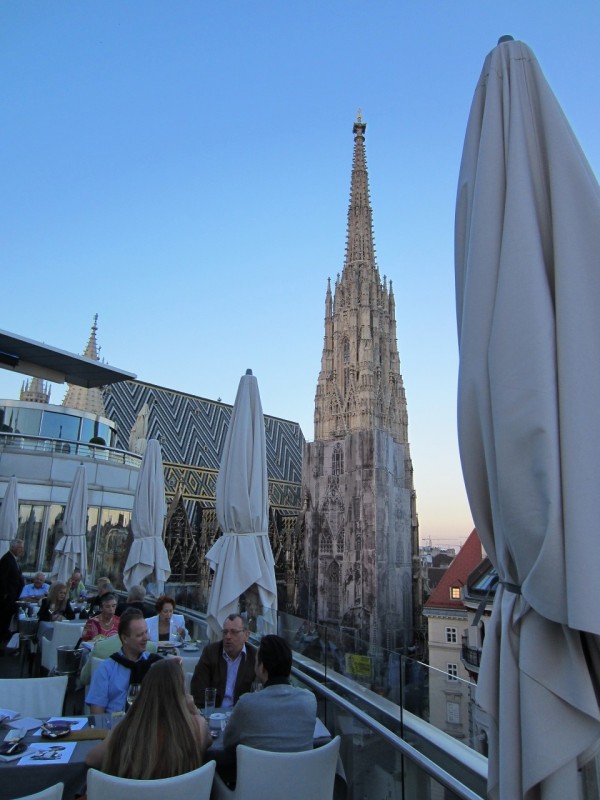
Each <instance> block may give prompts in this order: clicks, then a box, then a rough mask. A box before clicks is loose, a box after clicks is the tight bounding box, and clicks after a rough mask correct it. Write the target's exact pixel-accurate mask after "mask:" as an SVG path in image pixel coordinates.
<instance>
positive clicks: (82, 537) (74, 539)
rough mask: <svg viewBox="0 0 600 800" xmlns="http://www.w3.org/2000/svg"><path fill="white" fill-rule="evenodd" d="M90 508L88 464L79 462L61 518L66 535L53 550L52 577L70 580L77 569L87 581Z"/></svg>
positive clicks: (63, 581) (59, 579)
mask: <svg viewBox="0 0 600 800" xmlns="http://www.w3.org/2000/svg"><path fill="white" fill-rule="evenodd" d="M87 508H88V488H87V475H86V472H85V466H84V465H83V464H79V466H78V467H77V469H76V471H75V477H74V479H73V485H72V486H71V489H70V490H69V497H68V498H67V505H66V507H65V514H64V517H63V521H62V532H63V536H62V537H61V538H60V540H59V541H58V542H57V544H56V547H55V549H54V561H53V563H52V575H51V577H52V579H53V580H57V581H60V582H61V583H67V582H68V580H69V578H70V577H71V575H72V574H73V572H74V571H75V570H76V569H78V570H79V571H80V572H81V576H82V578H83V580H84V581H85V579H86V575H87V541H86V534H87Z"/></svg>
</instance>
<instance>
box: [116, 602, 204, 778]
mask: <svg viewBox="0 0 600 800" xmlns="http://www.w3.org/2000/svg"><path fill="white" fill-rule="evenodd" d="M125 613H127V612H125ZM138 613H139V612H138ZM141 619H142V620H143V617H142V618H141ZM135 622H139V618H135ZM195 726H196V722H195V720H194V719H193V717H192V715H191V713H190V711H189V710H188V708H187V706H186V699H185V688H184V680H183V670H182V669H181V665H180V664H179V663H178V662H177V661H176V660H175V659H169V658H165V659H163V660H162V661H157V662H156V664H154V665H153V666H152V667H151V668H150V670H149V671H148V673H147V674H146V677H145V678H144V682H143V683H142V688H141V690H140V693H139V696H138V697H137V699H136V701H135V703H134V704H133V705H132V706H131V708H130V709H129V711H128V712H127V715H126V716H125V718H124V719H123V721H122V722H120V723H119V725H118V726H117V727H116V728H115V729H114V730H113V731H112V732H111V735H110V737H109V739H108V744H107V748H106V755H105V757H104V762H103V764H102V770H103V772H107V773H108V774H110V775H118V776H119V777H122V778H133V779H134V780H152V779H156V778H170V777H172V776H174V775H182V774H183V773H184V772H191V771H192V770H194V769H196V768H197V767H199V766H201V764H202V750H201V748H200V744H199V740H198V736H197V732H196V728H195ZM140 742H143V743H144V746H143V747H140Z"/></svg>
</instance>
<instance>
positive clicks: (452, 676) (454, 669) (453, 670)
mask: <svg viewBox="0 0 600 800" xmlns="http://www.w3.org/2000/svg"><path fill="white" fill-rule="evenodd" d="M446 675H447V676H448V680H449V681H457V680H458V664H446Z"/></svg>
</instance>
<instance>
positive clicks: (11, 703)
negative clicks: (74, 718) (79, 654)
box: [0, 675, 69, 717]
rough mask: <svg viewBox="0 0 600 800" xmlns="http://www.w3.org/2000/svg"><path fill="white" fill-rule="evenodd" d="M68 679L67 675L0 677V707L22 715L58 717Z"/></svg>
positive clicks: (60, 712) (61, 710)
mask: <svg viewBox="0 0 600 800" xmlns="http://www.w3.org/2000/svg"><path fill="white" fill-rule="evenodd" d="M68 680H69V678H68V676H67V675H57V676H56V677H52V678H3V679H0V708H10V709H11V710H12V711H19V712H20V714H21V715H22V716H24V717H59V716H61V714H62V713H63V704H64V702H65V692H66V691H67V681H68Z"/></svg>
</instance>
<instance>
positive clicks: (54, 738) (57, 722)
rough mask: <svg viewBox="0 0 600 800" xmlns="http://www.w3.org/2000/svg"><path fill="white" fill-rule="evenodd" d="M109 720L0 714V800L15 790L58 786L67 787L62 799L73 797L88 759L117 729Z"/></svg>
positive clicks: (105, 717)
mask: <svg viewBox="0 0 600 800" xmlns="http://www.w3.org/2000/svg"><path fill="white" fill-rule="evenodd" d="M113 716H115V715H112V714H96V715H91V716H86V717H79V716H68V717H49V718H47V719H40V718H35V717H21V715H20V714H19V713H18V712H17V711H13V710H10V709H0V800H10V798H12V797H14V795H15V787H18V791H17V794H18V795H19V796H21V795H23V794H33V793H35V792H39V791H41V790H42V789H45V788H47V787H49V786H53V785H54V784H55V783H58V782H59V781H62V782H63V783H64V784H65V792H64V796H65V797H73V796H74V795H75V793H77V792H79V791H80V790H81V788H82V787H83V786H84V784H85V775H86V772H87V765H86V763H85V757H86V754H87V752H88V751H89V750H90V749H91V748H92V747H94V746H95V745H96V743H97V742H98V741H99V740H101V739H104V738H105V737H106V736H107V734H108V732H109V730H110V729H111V727H112V726H113V725H114V724H116V720H113ZM118 716H119V717H122V715H118ZM42 765H43V766H44V767H51V769H40V766H42Z"/></svg>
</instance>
